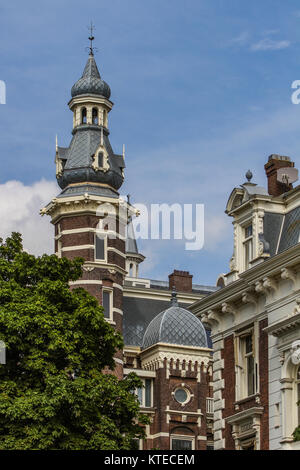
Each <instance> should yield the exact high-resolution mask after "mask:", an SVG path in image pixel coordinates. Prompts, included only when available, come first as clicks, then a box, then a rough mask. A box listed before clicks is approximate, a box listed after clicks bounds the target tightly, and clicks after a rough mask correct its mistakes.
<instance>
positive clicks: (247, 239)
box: [242, 220, 254, 271]
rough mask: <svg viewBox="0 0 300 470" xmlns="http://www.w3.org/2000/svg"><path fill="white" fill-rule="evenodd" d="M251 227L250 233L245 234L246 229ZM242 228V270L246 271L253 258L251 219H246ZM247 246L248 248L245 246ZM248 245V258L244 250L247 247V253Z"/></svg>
mask: <svg viewBox="0 0 300 470" xmlns="http://www.w3.org/2000/svg"><path fill="white" fill-rule="evenodd" d="M249 227H251V229H252V235H250V236H248V237H247V236H246V230H247V229H248V228H249ZM242 229H243V263H244V270H245V271H246V270H247V269H249V268H250V267H251V265H250V263H251V261H252V260H253V259H254V257H253V250H254V243H253V223H252V220H251V221H248V222H247V223H246V224H244V225H243V226H242ZM247 247H248V248H247ZM249 247H250V251H251V253H250V256H249V259H247V257H246V252H247V251H246V250H247V249H248V253H249Z"/></svg>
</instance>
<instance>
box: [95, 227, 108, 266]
mask: <svg viewBox="0 0 300 470" xmlns="http://www.w3.org/2000/svg"><path fill="white" fill-rule="evenodd" d="M106 244H107V241H106V236H105V235H102V234H100V233H95V259H96V260H99V261H105V260H106Z"/></svg>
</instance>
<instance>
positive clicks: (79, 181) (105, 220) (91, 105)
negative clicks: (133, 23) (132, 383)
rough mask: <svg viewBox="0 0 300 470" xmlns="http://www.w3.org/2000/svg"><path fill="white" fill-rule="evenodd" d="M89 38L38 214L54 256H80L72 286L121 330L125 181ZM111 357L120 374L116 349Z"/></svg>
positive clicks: (106, 92)
mask: <svg viewBox="0 0 300 470" xmlns="http://www.w3.org/2000/svg"><path fill="white" fill-rule="evenodd" d="M93 39H94V38H93V36H92V35H91V37H90V40H91V47H90V52H89V57H88V60H87V63H86V66H85V68H84V71H83V74H82V76H81V78H80V79H79V80H78V81H77V82H76V83H75V84H74V85H73V87H72V90H71V100H70V101H69V103H68V105H69V108H70V110H71V111H72V112H73V130H72V140H71V142H70V145H69V147H66V148H65V147H59V146H58V145H57V142H56V154H55V163H56V178H57V182H58V184H59V186H60V188H61V190H62V191H61V192H60V194H59V195H58V196H57V197H56V198H54V199H53V200H52V201H51V202H50V203H49V204H48V205H47V207H45V208H44V209H42V211H41V213H42V214H47V215H50V217H51V222H52V224H53V225H54V227H55V253H56V254H57V256H59V257H61V256H64V257H66V258H69V259H74V258H75V257H81V258H83V259H84V260H85V263H84V266H83V275H82V277H81V279H79V280H78V281H76V282H73V283H72V285H71V288H74V287H83V288H85V289H86V290H87V291H88V292H90V293H91V294H92V295H93V296H94V297H96V298H97V299H98V301H99V303H100V304H101V305H103V307H104V315H105V318H106V320H107V321H108V322H109V323H111V324H112V325H113V326H114V327H115V328H116V329H117V330H118V331H120V332H122V315H123V312H122V298H123V281H124V277H125V275H126V265H125V262H126V254H125V228H126V225H127V222H128V218H127V208H128V207H130V205H128V204H127V203H126V202H125V201H123V199H121V198H120V196H119V193H118V190H119V188H120V187H121V185H122V183H123V180H124V168H125V162H124V154H123V155H118V154H115V153H114V152H113V150H112V147H111V144H110V141H109V129H108V114H109V112H110V111H111V109H112V107H113V103H112V102H111V101H110V93H111V92H110V87H109V85H108V84H107V83H106V82H105V81H104V80H102V78H101V76H100V73H99V70H98V67H97V64H96V61H95V58H94V53H93V47H92V41H93ZM131 209H132V208H130V210H131ZM132 213H133V212H131V215H132ZM115 361H116V374H117V376H118V377H120V378H121V377H122V374H123V361H122V352H121V351H120V352H118V354H116V357H115Z"/></svg>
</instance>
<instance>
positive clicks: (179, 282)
mask: <svg viewBox="0 0 300 470" xmlns="http://www.w3.org/2000/svg"><path fill="white" fill-rule="evenodd" d="M173 287H175V289H176V291H181V292H192V289H193V276H192V274H190V273H189V272H188V271H177V270H176V269H174V271H173V273H172V274H169V289H170V290H172V289H173Z"/></svg>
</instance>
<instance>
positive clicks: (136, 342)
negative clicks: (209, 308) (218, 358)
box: [123, 293, 211, 347]
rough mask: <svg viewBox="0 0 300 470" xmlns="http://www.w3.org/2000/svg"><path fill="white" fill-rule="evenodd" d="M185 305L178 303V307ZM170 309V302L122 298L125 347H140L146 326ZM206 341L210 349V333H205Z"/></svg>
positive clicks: (184, 305)
mask: <svg viewBox="0 0 300 470" xmlns="http://www.w3.org/2000/svg"><path fill="white" fill-rule="evenodd" d="M186 306H187V304H182V303H180V302H179V307H183V308H184V307H185V308H186ZM169 307H170V301H168V300H158V299H146V298H141V297H129V296H128V297H127V296H126V294H125V293H124V296H123V337H124V342H125V344H126V345H127V346H142V342H143V337H144V334H145V331H146V329H147V326H148V325H149V323H150V322H151V320H153V318H154V317H156V316H157V315H158V314H159V313H161V312H162V311H165V310H167V309H168V308H169ZM206 334H207V341H208V344H209V346H208V347H211V340H210V333H209V331H206Z"/></svg>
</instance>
